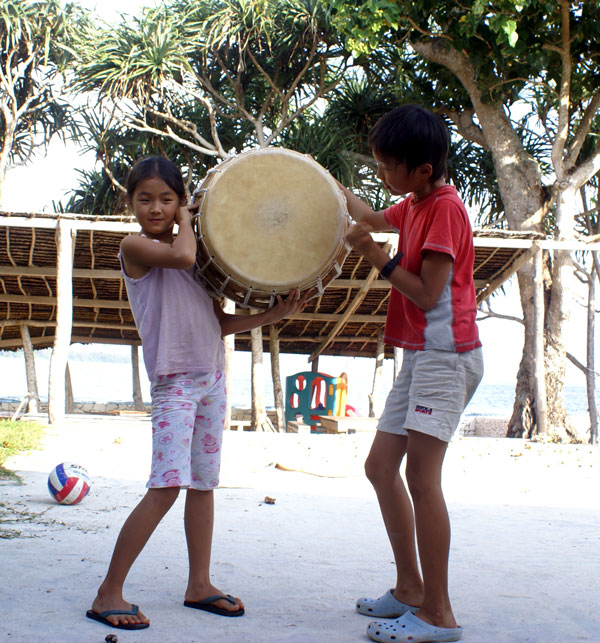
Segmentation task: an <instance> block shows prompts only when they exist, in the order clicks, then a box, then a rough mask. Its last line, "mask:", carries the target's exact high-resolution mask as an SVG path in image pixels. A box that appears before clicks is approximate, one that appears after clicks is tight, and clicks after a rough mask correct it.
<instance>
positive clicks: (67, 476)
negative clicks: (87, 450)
mask: <svg viewBox="0 0 600 643" xmlns="http://www.w3.org/2000/svg"><path fill="white" fill-rule="evenodd" d="M89 490H90V477H89V475H88V472H87V471H86V469H85V467H82V466H81V465H80V464H75V463H73V462H62V463H61V464H57V465H56V466H55V467H54V469H52V471H51V472H50V475H49V476H48V491H49V492H50V495H51V496H52V497H53V498H54V500H56V502H58V503H60V504H61V505H76V504H77V503H78V502H81V501H82V500H83V499H84V498H85V497H86V496H87V494H88V492H89Z"/></svg>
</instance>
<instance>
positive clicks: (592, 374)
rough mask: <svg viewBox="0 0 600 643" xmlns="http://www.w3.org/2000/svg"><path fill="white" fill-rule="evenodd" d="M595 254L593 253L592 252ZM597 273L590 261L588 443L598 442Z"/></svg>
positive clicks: (587, 370)
mask: <svg viewBox="0 0 600 643" xmlns="http://www.w3.org/2000/svg"><path fill="white" fill-rule="evenodd" d="M594 254H595V253H594ZM597 279H598V273H597V272H596V267H595V265H594V263H592V269H591V270H590V276H589V280H588V302H587V344H586V349H587V350H586V354H587V355H586V371H585V386H586V389H587V400H588V413H589V416H590V438H589V442H590V444H598V407H597V405H596V360H595V356H594V350H595V343H596V341H595V334H596V327H595V326H596V325H595V318H596V315H595V313H596V286H597V281H596V280H597Z"/></svg>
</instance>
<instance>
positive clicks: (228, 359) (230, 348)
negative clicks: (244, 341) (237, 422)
mask: <svg viewBox="0 0 600 643" xmlns="http://www.w3.org/2000/svg"><path fill="white" fill-rule="evenodd" d="M223 311H224V312H226V313H227V314H228V315H235V302H234V301H232V300H231V299H226V300H225V303H224V304H223ZM223 341H224V343H225V390H226V391H227V396H226V401H225V423H224V425H223V428H224V430H225V431H229V429H231V396H230V394H229V393H230V391H231V382H232V377H231V371H232V369H233V354H234V353H235V335H226V336H225V337H224V338H223Z"/></svg>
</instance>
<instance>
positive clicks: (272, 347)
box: [269, 324, 286, 433]
mask: <svg viewBox="0 0 600 643" xmlns="http://www.w3.org/2000/svg"><path fill="white" fill-rule="evenodd" d="M269 352H270V353H271V375H272V377H273V398H274V403H275V411H276V413H277V427H276V428H277V431H279V432H280V433H281V432H284V431H285V430H286V426H285V405H284V401H283V389H282V387H281V371H280V368H279V329H278V328H277V325H276V324H271V326H270V327H269Z"/></svg>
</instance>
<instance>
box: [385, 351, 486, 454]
mask: <svg viewBox="0 0 600 643" xmlns="http://www.w3.org/2000/svg"><path fill="white" fill-rule="evenodd" d="M482 377H483V355H482V350H481V348H476V349H474V350H471V351H465V352H463V353H453V352H450V351H440V350H425V351H410V350H406V349H405V350H404V356H403V359H402V368H401V369H400V373H398V377H397V378H396V381H395V382H394V385H393V386H392V390H391V391H390V392H389V394H388V397H387V400H386V402H385V408H384V409H383V413H382V414H381V418H380V420H379V424H378V425H377V430H378V431H384V432H386V433H395V434H397V435H407V431H408V430H413V431H419V432H420V433H426V434H427V435H431V436H433V437H434V438H438V439H439V440H443V441H444V442H450V439H451V438H452V435H453V434H454V432H455V431H456V427H457V426H458V423H459V421H460V416H461V415H462V412H463V411H464V409H465V407H466V406H467V404H468V403H469V401H470V400H471V397H473V393H475V389H476V388H477V386H478V384H479V382H480V381H481V378H482Z"/></svg>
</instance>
